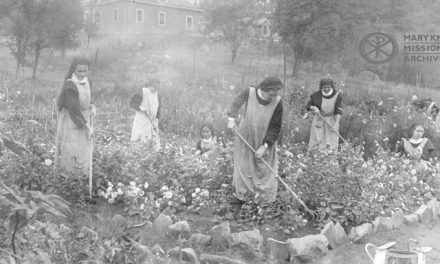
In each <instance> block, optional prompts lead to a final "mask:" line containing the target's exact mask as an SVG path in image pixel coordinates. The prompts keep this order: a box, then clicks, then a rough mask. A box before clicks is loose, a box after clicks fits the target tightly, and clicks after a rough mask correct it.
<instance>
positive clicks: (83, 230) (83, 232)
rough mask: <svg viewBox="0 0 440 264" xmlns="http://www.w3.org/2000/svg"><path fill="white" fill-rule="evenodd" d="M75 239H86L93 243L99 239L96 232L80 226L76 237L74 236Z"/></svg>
mask: <svg viewBox="0 0 440 264" xmlns="http://www.w3.org/2000/svg"><path fill="white" fill-rule="evenodd" d="M76 237H77V238H85V237H87V238H88V239H90V240H91V241H94V242H96V241H98V239H99V235H98V232H96V231H95V230H92V229H90V228H88V227H87V226H82V227H81V229H80V230H79V233H78V235H76Z"/></svg>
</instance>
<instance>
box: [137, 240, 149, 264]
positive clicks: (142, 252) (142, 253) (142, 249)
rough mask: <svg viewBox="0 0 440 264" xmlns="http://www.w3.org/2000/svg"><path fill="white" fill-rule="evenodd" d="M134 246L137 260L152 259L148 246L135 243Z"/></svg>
mask: <svg viewBox="0 0 440 264" xmlns="http://www.w3.org/2000/svg"><path fill="white" fill-rule="evenodd" d="M133 246H134V249H135V253H134V256H135V257H136V260H140V259H143V258H150V257H151V256H152V253H151V251H150V249H149V248H148V247H147V246H144V245H142V244H139V243H137V242H134V243H133Z"/></svg>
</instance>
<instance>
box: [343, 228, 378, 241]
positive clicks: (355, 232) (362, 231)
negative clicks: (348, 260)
mask: <svg viewBox="0 0 440 264" xmlns="http://www.w3.org/2000/svg"><path fill="white" fill-rule="evenodd" d="M373 234H374V230H373V224H371V223H365V224H363V225H360V226H356V227H352V228H351V231H350V235H349V236H348V238H349V239H350V240H351V241H353V243H365V242H366V241H367V240H368V238H369V237H370V236H371V235H373Z"/></svg>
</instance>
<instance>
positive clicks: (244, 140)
mask: <svg viewBox="0 0 440 264" xmlns="http://www.w3.org/2000/svg"><path fill="white" fill-rule="evenodd" d="M234 133H235V134H236V135H237V136H238V137H239V138H240V139H241V140H242V141H243V142H244V143H245V144H246V146H248V147H249V149H251V150H252V152H253V153H256V152H257V151H256V150H255V149H254V148H253V147H252V146H251V145H250V144H249V142H247V141H246V139H245V138H244V137H243V136H242V135H241V134H240V132H238V130H237V129H235V130H234ZM261 160H262V161H263V163H264V165H266V166H267V167H268V168H269V169H270V170H271V171H272V173H273V174H274V175H276V177H277V178H278V180H279V181H280V182H281V183H282V184H283V185H284V187H286V189H287V190H288V191H289V192H290V194H292V196H293V197H294V198H295V199H296V200H297V201H298V202H299V203H300V204H301V205H302V207H304V209H305V211H306V213H307V214H309V215H310V216H311V217H312V219H316V218H317V215H318V213H317V212H316V211H313V210H311V209H310V208H309V207H308V206H307V205H306V204H305V203H304V202H303V200H301V198H300V197H299V196H298V195H297V194H296V193H295V192H294V191H293V190H292V189H291V188H290V187H289V185H287V183H286V182H285V181H283V179H281V177H280V176H279V175H278V172H276V171H275V170H274V169H273V168H272V167H271V166H270V165H269V163H267V161H266V160H264V159H263V158H261Z"/></svg>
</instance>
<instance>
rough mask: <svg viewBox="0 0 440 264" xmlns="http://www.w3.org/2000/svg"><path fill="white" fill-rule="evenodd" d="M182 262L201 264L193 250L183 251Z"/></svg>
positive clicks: (186, 249) (185, 249)
mask: <svg viewBox="0 0 440 264" xmlns="http://www.w3.org/2000/svg"><path fill="white" fill-rule="evenodd" d="M182 260H183V261H188V262H189V263H191V264H199V263H200V262H199V258H198V257H197V254H196V252H195V251H194V249H192V248H184V249H182Z"/></svg>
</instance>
